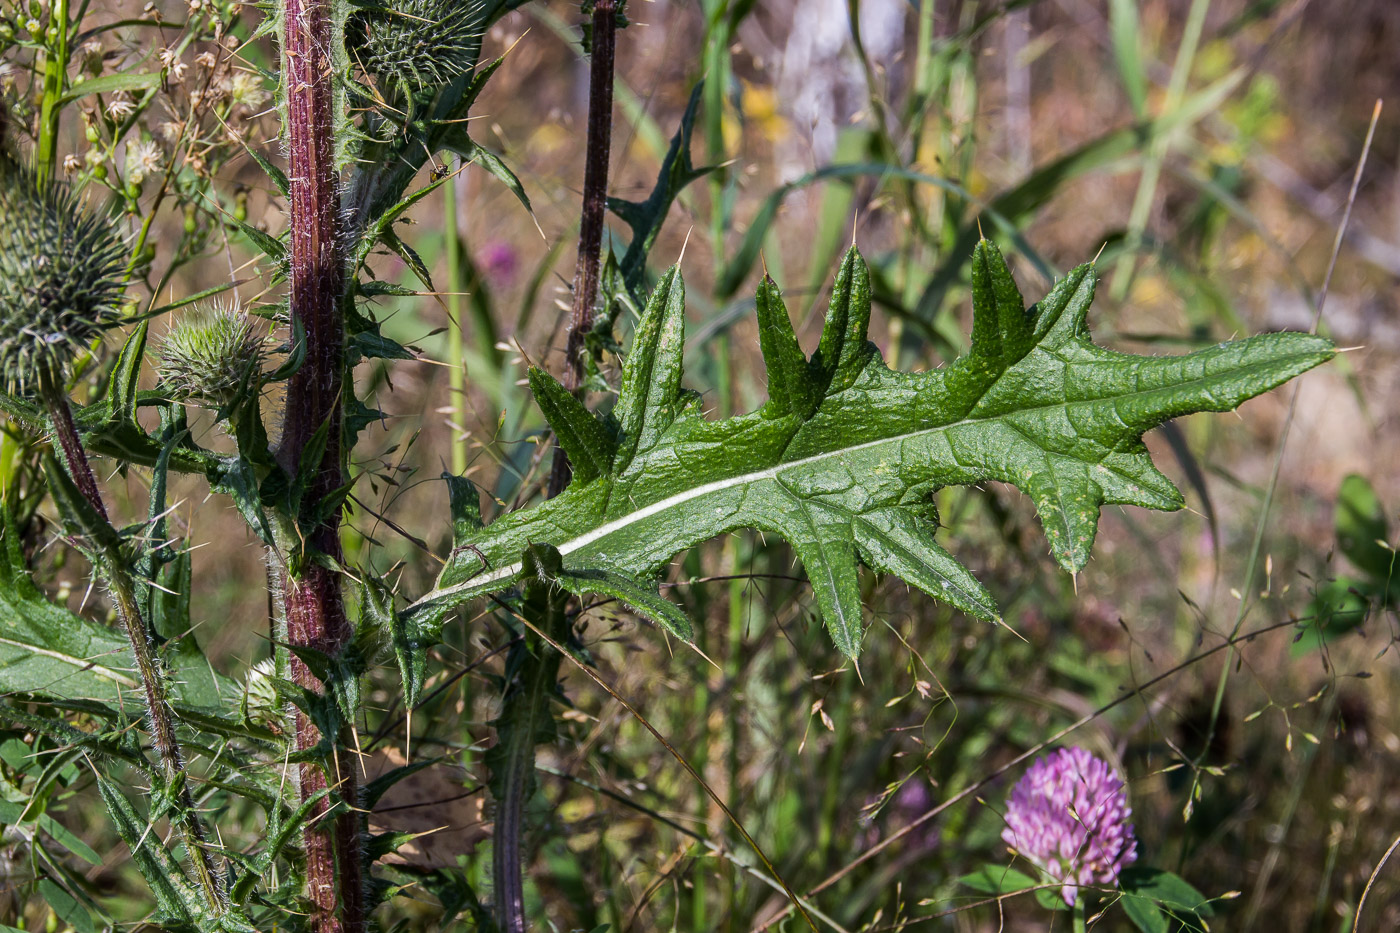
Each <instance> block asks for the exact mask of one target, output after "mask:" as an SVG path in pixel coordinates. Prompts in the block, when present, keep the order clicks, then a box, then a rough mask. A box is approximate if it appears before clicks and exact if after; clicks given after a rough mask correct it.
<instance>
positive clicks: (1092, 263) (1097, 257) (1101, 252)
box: [1089, 240, 1108, 266]
mask: <svg viewBox="0 0 1400 933" xmlns="http://www.w3.org/2000/svg"><path fill="white" fill-rule="evenodd" d="M1106 249H1108V241H1107V240H1104V241H1103V245H1102V246H1100V247H1099V251H1098V252H1097V253H1095V254H1094V258H1093V259H1091V260H1089V265H1091V266H1092V265H1094V264H1095V263H1097V262H1098V261H1099V257H1100V256H1102V255H1103V251H1104V250H1106Z"/></svg>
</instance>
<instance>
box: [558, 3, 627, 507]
mask: <svg viewBox="0 0 1400 933" xmlns="http://www.w3.org/2000/svg"><path fill="white" fill-rule="evenodd" d="M616 57H617V8H616V6H615V4H614V2H613V0H597V2H596V3H595V4H594V6H593V57H592V61H591V63H590V66H589V72H588V143H587V146H588V149H587V155H586V156H585V161H584V167H583V217H582V220H581V222H580V224H579V234H578V263H577V264H576V265H575V266H574V286H573V288H574V296H573V306H572V307H571V308H570V313H569V337H568V342H567V343H566V344H565V346H564V359H565V368H564V378H563V380H562V382H563V384H564V388H566V389H568V390H569V391H571V392H575V393H577V392H580V391H581V390H582V388H583V348H584V338H586V337H587V336H588V332H589V331H591V330H592V329H593V312H594V310H595V308H596V306H597V301H598V273H599V265H600V259H601V257H602V253H603V216H604V212H605V211H606V210H607V206H608V158H609V155H610V153H611V150H612V108H613V64H614V61H615V60H616ZM569 476H570V470H569V458H568V455H567V454H565V453H564V450H563V448H556V449H555V451H554V468H553V470H552V471H551V473H550V477H549V495H550V496H551V497H553V496H556V495H558V494H559V493H560V492H562V491H563V489H564V487H565V486H567V485H568V484H569Z"/></svg>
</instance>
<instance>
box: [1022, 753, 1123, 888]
mask: <svg viewBox="0 0 1400 933" xmlns="http://www.w3.org/2000/svg"><path fill="white" fill-rule="evenodd" d="M1132 815H1133V811H1132V810H1131V809H1130V808H1129V807H1128V794H1127V791H1126V790H1125V788H1124V786H1123V779H1122V778H1120V777H1119V776H1118V773H1117V772H1116V771H1114V770H1113V769H1112V768H1110V767H1109V766H1108V763H1107V762H1105V761H1103V760H1102V759H1100V758H1096V757H1094V756H1093V755H1092V754H1090V753H1089V752H1088V751H1086V750H1085V749H1082V748H1077V747H1076V748H1060V749H1056V750H1055V751H1053V752H1051V753H1050V754H1048V755H1045V756H1043V757H1041V758H1039V759H1037V760H1036V762H1035V763H1034V764H1032V765H1031V766H1030V767H1029V768H1028V769H1026V773H1025V775H1023V776H1022V778H1021V780H1020V781H1018V782H1017V783H1016V786H1015V787H1014V788H1013V789H1012V791H1011V799H1010V800H1009V801H1008V802H1007V806H1006V828H1005V829H1003V830H1002V832H1001V838H1002V839H1003V840H1005V842H1006V844H1007V845H1009V846H1010V847H1011V848H1012V849H1013V850H1014V851H1016V852H1017V853H1018V854H1020V855H1021V856H1023V857H1025V858H1026V859H1027V860H1029V861H1030V862H1032V863H1034V864H1035V865H1036V866H1038V867H1039V868H1040V869H1041V870H1042V871H1044V872H1045V873H1046V874H1047V875H1049V876H1050V877H1051V878H1053V879H1055V880H1056V881H1061V882H1063V883H1064V884H1063V887H1061V889H1060V894H1061V896H1062V897H1064V899H1065V903H1066V904H1069V905H1070V906H1071V907H1073V906H1074V902H1075V900H1076V899H1077V898H1078V896H1079V886H1080V885H1083V884H1094V883H1099V884H1113V883H1115V882H1117V880H1118V874H1119V872H1121V871H1122V870H1123V869H1124V868H1125V867H1126V866H1128V865H1131V864H1132V863H1133V862H1135V861H1137V838H1136V837H1135V836H1134V835H1133V825H1132V824H1131V823H1129V822H1128V820H1129V819H1130V818H1131V817H1132Z"/></svg>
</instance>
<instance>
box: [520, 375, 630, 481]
mask: <svg viewBox="0 0 1400 933" xmlns="http://www.w3.org/2000/svg"><path fill="white" fill-rule="evenodd" d="M530 391H531V392H533V393H534V394H535V402H536V403H537V404H538V405H539V406H540V410H541V411H542V412H544V418H545V420H546V421H548V422H549V426H550V428H552V429H553V431H554V436H555V437H556V438H558V439H559V446H560V447H563V448H564V452H565V453H567V454H568V455H569V465H570V466H572V467H573V471H574V478H575V479H576V480H578V481H579V482H581V483H587V482H590V481H592V480H595V479H597V478H598V477H600V476H604V475H606V474H607V473H608V471H609V470H611V469H612V461H613V455H614V453H615V443H614V441H613V439H612V438H611V437H610V436H608V432H607V429H606V428H604V427H603V425H602V423H601V422H600V421H599V420H598V419H597V418H595V417H594V416H593V412H591V411H589V410H588V409H587V408H585V407H584V405H583V403H582V402H580V401H579V400H578V399H576V398H575V397H574V396H573V393H571V392H570V391H569V390H568V389H566V388H564V387H563V386H562V385H560V384H559V381H558V380H557V379H555V378H554V377H553V376H551V375H550V374H549V373H547V372H545V371H544V370H542V369H538V368H536V367H534V366H531V367H530Z"/></svg>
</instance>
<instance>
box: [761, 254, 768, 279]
mask: <svg viewBox="0 0 1400 933" xmlns="http://www.w3.org/2000/svg"><path fill="white" fill-rule="evenodd" d="M758 264H759V265H761V266H762V267H763V277H764V278H765V279H766V278H769V275H768V257H767V256H766V255H764V252H763V250H759V251H758Z"/></svg>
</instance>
